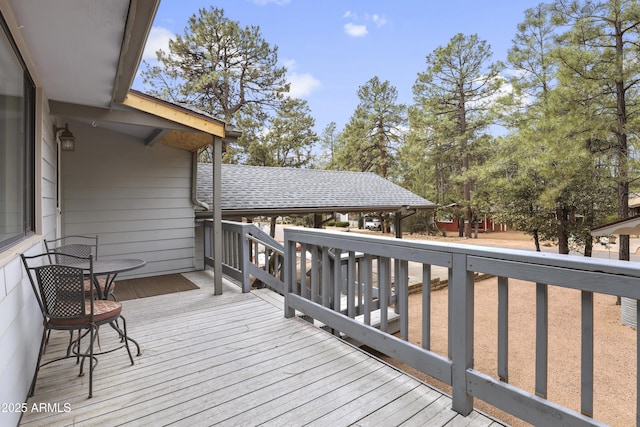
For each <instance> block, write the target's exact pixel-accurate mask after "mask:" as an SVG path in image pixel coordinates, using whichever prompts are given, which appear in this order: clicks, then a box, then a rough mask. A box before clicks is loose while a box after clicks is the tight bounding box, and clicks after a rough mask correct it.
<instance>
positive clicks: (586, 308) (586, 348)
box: [580, 291, 593, 417]
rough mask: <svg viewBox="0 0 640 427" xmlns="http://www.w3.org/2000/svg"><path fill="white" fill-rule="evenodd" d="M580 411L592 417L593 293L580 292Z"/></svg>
mask: <svg viewBox="0 0 640 427" xmlns="http://www.w3.org/2000/svg"><path fill="white" fill-rule="evenodd" d="M581 294H582V351H581V358H582V363H581V375H582V378H581V381H580V382H581V384H582V386H581V390H580V411H581V412H582V413H583V414H584V415H586V416H588V417H593V292H588V291H582V292H581Z"/></svg>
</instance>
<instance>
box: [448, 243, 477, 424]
mask: <svg viewBox="0 0 640 427" xmlns="http://www.w3.org/2000/svg"><path fill="white" fill-rule="evenodd" d="M473 287H474V279H473V272H472V271H467V256H466V255H465V254H453V265H452V268H451V281H450V282H449V301H450V304H449V307H451V310H452V313H450V316H449V318H450V322H451V323H450V324H449V327H450V330H451V334H450V337H451V339H452V342H451V343H450V348H451V360H452V362H453V366H452V372H451V385H452V388H453V393H452V398H453V403H452V409H453V410H454V411H456V412H458V413H459V414H461V415H464V416H467V415H469V414H470V413H471V411H472V410H473V397H472V396H471V395H470V394H469V393H468V392H467V369H469V368H473V303H474V301H473V299H474V298H473Z"/></svg>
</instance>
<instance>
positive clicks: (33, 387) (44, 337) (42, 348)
mask: <svg viewBox="0 0 640 427" xmlns="http://www.w3.org/2000/svg"><path fill="white" fill-rule="evenodd" d="M48 331H49V332H51V330H50V329H49V330H48ZM48 339H49V336H48V334H47V328H45V329H43V331H42V339H41V340H40V350H39V351H38V361H37V362H36V371H35V372H34V374H33V379H32V380H31V387H29V397H32V396H33V394H34V393H35V391H36V380H37V379H38V372H40V362H41V361H42V354H43V353H44V351H45V344H46V342H47V340H48Z"/></svg>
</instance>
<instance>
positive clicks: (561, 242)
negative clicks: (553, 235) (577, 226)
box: [556, 206, 569, 255]
mask: <svg viewBox="0 0 640 427" xmlns="http://www.w3.org/2000/svg"><path fill="white" fill-rule="evenodd" d="M556 217H557V221H558V253H559V254H563V255H568V254H569V234H568V230H567V228H568V227H567V224H568V222H569V213H568V209H567V208H566V207H565V206H562V207H558V208H556Z"/></svg>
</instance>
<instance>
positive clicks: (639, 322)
mask: <svg viewBox="0 0 640 427" xmlns="http://www.w3.org/2000/svg"><path fill="white" fill-rule="evenodd" d="M639 346H640V300H636V426H640V381H638V379H637V377H640V375H639V374H640V355H638V348H639Z"/></svg>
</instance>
